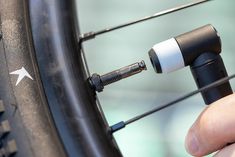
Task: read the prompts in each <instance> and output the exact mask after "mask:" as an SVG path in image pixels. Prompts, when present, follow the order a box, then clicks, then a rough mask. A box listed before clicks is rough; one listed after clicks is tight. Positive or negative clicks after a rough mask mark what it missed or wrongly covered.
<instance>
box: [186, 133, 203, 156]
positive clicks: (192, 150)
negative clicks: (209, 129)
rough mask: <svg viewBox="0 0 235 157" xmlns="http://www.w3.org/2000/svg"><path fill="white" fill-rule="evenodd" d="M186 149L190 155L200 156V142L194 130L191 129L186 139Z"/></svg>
mask: <svg viewBox="0 0 235 157" xmlns="http://www.w3.org/2000/svg"><path fill="white" fill-rule="evenodd" d="M185 149H186V151H187V152H188V153H189V154H191V155H193V156H197V155H198V154H200V146H199V141H198V138H197V136H196V134H195V133H194V131H193V130H192V129H190V131H189V132H188V134H187V136H186V138H185Z"/></svg>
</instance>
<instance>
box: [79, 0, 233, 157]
mask: <svg viewBox="0 0 235 157" xmlns="http://www.w3.org/2000/svg"><path fill="white" fill-rule="evenodd" d="M187 2H192V1H189V0H180V1H179V0H178V1H176V0H174V1H173V0H147V1H146V0H145V1H136V0H128V1H120V0H119V1H118V0H77V8H78V15H79V16H78V17H79V23H80V30H81V32H82V33H85V32H89V31H96V30H100V29H104V28H107V27H110V26H115V25H118V24H122V23H125V22H127V21H129V20H134V19H138V18H140V17H144V16H146V15H152V14H153V13H155V12H158V11H162V10H164V9H168V8H171V7H174V6H177V5H181V4H184V3H187ZM234 5H235V1H233V0H223V1H222V0H213V1H211V2H208V3H206V4H202V5H199V6H195V7H193V8H189V9H185V10H182V11H179V12H176V13H172V14H170V15H166V16H163V17H160V18H157V19H153V20H150V21H148V22H145V23H141V24H137V25H134V26H130V27H127V28H124V29H121V30H117V31H114V32H110V33H107V34H104V35H102V36H98V37H97V38H95V39H94V40H90V41H87V42H85V43H84V44H83V46H84V51H85V53H86V57H87V61H88V66H89V69H90V72H91V73H94V72H96V73H99V74H104V73H106V72H109V71H112V70H114V69H117V68H120V67H123V66H126V65H129V64H132V63H134V62H137V61H141V60H144V61H145V62H146V64H147V67H148V70H147V71H144V72H142V73H141V74H138V75H136V76H134V77H132V78H128V79H126V80H123V81H120V82H117V83H115V84H112V85H110V86H107V87H105V90H104V92H102V93H100V94H98V96H99V99H100V102H101V104H102V107H103V110H104V112H105V115H106V117H107V120H108V122H109V124H110V125H112V124H114V123H116V122H119V121H121V120H127V119H129V118H132V117H133V116H135V115H138V114H140V113H142V112H143V111H147V110H149V109H151V108H153V107H156V106H158V105H161V104H163V103H166V102H169V101H171V100H174V99H175V98H178V97H179V96H182V95H183V94H185V93H188V92H190V91H192V90H195V89H196V85H195V82H194V80H193V77H192V75H191V72H190V70H189V68H188V67H187V68H184V69H182V70H179V71H176V72H173V73H170V74H156V73H155V72H154V70H153V68H152V65H151V63H150V60H149V58H148V54H147V52H148V50H149V49H150V48H151V47H152V46H153V45H154V44H156V43H158V42H161V41H163V40H166V39H168V38H171V37H173V36H176V35H179V34H181V33H184V32H187V31H190V30H193V29H195V28H197V27H200V26H203V25H206V24H209V23H210V24H212V25H213V26H214V27H215V28H216V29H217V31H218V32H219V34H220V36H221V38H222V44H223V52H222V57H223V59H224V62H225V65H226V67H227V71H228V73H229V74H233V73H235V68H234V61H235V54H234V50H235V41H234V36H235V27H234V25H235V9H234ZM231 84H232V86H233V88H235V81H231ZM203 108H205V105H204V102H203V100H202V98H201V96H200V95H197V96H194V97H191V98H190V99H187V100H186V101H183V102H181V103H179V104H177V105H175V106H174V107H171V108H168V109H165V110H164V111H161V112H159V113H156V114H154V115H152V116H150V117H148V118H145V119H144V120H141V121H138V122H136V123H134V124H132V125H130V126H128V127H126V128H125V129H123V130H121V131H119V132H117V133H115V138H116V140H117V143H118V144H119V147H120V149H121V151H122V153H123V155H124V156H125V157H189V155H188V154H187V152H186V151H185V149H184V138H185V136H186V133H187V130H188V129H189V127H190V126H191V125H192V123H193V122H194V120H195V119H196V117H197V116H198V115H199V113H200V112H201V111H202V110H203Z"/></svg>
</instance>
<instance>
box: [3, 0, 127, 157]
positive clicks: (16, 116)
mask: <svg viewBox="0 0 235 157" xmlns="http://www.w3.org/2000/svg"><path fill="white" fill-rule="evenodd" d="M74 6H75V5H74V2H73V1H72V0H71V1H66V0H0V34H1V35H0V113H1V115H0V156H6V157H7V156H12V155H14V156H16V157H65V156H69V157H85V156H87V157H120V156H122V155H121V153H120V151H119V149H118V147H117V145H116V143H115V140H114V139H113V137H112V135H111V134H110V133H109V131H108V125H107V122H106V120H105V118H104V116H103V113H102V109H101V108H100V106H99V104H98V103H97V99H96V95H95V92H94V91H92V90H90V88H89V86H88V84H87V81H86V80H87V77H88V75H89V73H88V70H87V69H86V66H85V57H84V54H83V52H82V49H81V47H80V45H79V44H78V40H77V35H78V34H79V29H78V28H79V27H78V25H77V21H76V15H75V14H74V8H73V7H74ZM22 67H24V68H25V70H26V71H27V72H28V73H29V75H30V76H31V77H32V78H29V77H24V78H23V79H22V80H21V81H20V82H19V83H18V84H17V85H16V81H17V78H18V77H19V75H11V74H10V73H11V72H13V71H16V70H19V69H21V68H22ZM6 124H9V125H10V127H9V126H8V125H6ZM6 126H8V127H6ZM2 128H3V129H2ZM7 128H8V129H7ZM4 129H5V130H4Z"/></svg>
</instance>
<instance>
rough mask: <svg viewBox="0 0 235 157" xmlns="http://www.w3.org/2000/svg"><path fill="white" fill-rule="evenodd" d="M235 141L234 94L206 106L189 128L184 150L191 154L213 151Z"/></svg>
mask: <svg viewBox="0 0 235 157" xmlns="http://www.w3.org/2000/svg"><path fill="white" fill-rule="evenodd" d="M233 142H235V94H233V95H230V96H227V97H225V98H222V99H220V100H218V101H216V102H215V103H213V104H211V105H210V106H208V107H207V108H206V109H205V110H204V111H203V112H202V113H201V115H200V116H199V117H198V119H197V120H196V122H195V123H194V124H193V126H192V127H191V128H190V130H189V132H188V135H187V136H186V140H185V147H186V150H187V151H188V152H189V153H190V154H191V155H193V156H204V155H207V154H210V153H212V152H215V151H217V150H219V149H221V148H223V147H224V146H226V145H227V144H228V143H233Z"/></svg>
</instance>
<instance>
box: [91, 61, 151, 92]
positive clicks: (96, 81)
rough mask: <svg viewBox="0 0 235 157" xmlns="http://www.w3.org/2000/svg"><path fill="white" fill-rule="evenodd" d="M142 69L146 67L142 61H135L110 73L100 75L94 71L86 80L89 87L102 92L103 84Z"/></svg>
mask: <svg viewBox="0 0 235 157" xmlns="http://www.w3.org/2000/svg"><path fill="white" fill-rule="evenodd" d="M143 70H147V68H146V65H145V63H144V61H141V62H137V63H134V64H131V65H128V66H125V67H123V68H120V69H118V70H114V71H112V72H110V73H107V74H104V75H101V76H100V75H99V74H96V73H94V74H93V75H92V76H91V77H90V78H89V79H88V81H89V83H90V85H91V87H92V88H93V89H94V90H95V91H97V92H102V91H103V89H104V86H106V85H109V84H111V83H114V82H117V81H119V80H122V79H124V78H127V77H130V76H132V75H135V74H138V73H140V72H141V71H143Z"/></svg>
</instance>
